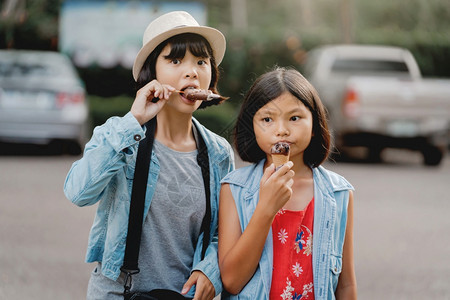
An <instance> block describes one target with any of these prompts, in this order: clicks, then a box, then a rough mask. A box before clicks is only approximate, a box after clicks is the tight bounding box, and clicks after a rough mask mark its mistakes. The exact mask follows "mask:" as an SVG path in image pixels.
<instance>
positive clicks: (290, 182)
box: [286, 178, 294, 188]
mask: <svg viewBox="0 0 450 300" xmlns="http://www.w3.org/2000/svg"><path fill="white" fill-rule="evenodd" d="M286 185H287V186H288V187H289V188H292V186H293V185H294V179H292V178H291V179H289V181H288V182H286Z"/></svg>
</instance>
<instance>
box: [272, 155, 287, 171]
mask: <svg viewBox="0 0 450 300" xmlns="http://www.w3.org/2000/svg"><path fill="white" fill-rule="evenodd" d="M272 161H273V163H274V164H275V167H276V168H278V167H280V166H282V165H284V164H285V163H287V162H288V161H289V155H284V154H272Z"/></svg>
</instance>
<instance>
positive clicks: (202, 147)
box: [192, 124, 211, 259]
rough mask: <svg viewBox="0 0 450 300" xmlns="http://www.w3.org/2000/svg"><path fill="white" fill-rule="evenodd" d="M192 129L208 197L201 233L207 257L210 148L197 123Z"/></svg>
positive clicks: (209, 211) (209, 209) (203, 248)
mask: <svg viewBox="0 0 450 300" xmlns="http://www.w3.org/2000/svg"><path fill="white" fill-rule="evenodd" d="M192 131H193V133H194V139H195V142H196V143H197V151H198V154H197V163H198V165H199V166H200V168H201V170H202V177H203V185H204V188H205V198H206V211H205V216H204V217H203V221H202V227H201V230H200V233H201V232H203V247H202V259H203V258H205V253H206V249H207V248H208V246H209V236H210V233H211V226H210V224H211V199H210V198H211V187H210V182H209V178H210V177H209V156H208V148H207V147H206V144H205V141H204V140H203V138H202V136H201V135H200V134H199V133H198V130H197V128H196V127H195V124H194V125H193V126H192Z"/></svg>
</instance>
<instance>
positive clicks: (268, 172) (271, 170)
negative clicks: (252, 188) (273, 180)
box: [261, 164, 275, 182]
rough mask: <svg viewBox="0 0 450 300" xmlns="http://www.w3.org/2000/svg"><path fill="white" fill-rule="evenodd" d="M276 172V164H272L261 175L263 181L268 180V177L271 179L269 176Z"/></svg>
mask: <svg viewBox="0 0 450 300" xmlns="http://www.w3.org/2000/svg"><path fill="white" fill-rule="evenodd" d="M274 172H275V165H274V164H270V166H268V167H267V168H266V169H265V170H264V174H263V176H262V177H261V182H266V181H267V179H269V177H270V176H271V175H272V174H273V173H274Z"/></svg>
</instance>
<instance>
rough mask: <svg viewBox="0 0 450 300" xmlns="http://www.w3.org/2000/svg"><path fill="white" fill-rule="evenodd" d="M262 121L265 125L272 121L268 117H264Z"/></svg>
mask: <svg viewBox="0 0 450 300" xmlns="http://www.w3.org/2000/svg"><path fill="white" fill-rule="evenodd" d="M262 120H263V122H266V123H269V122H270V121H272V119H271V118H269V117H265V118H263V119H262Z"/></svg>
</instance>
